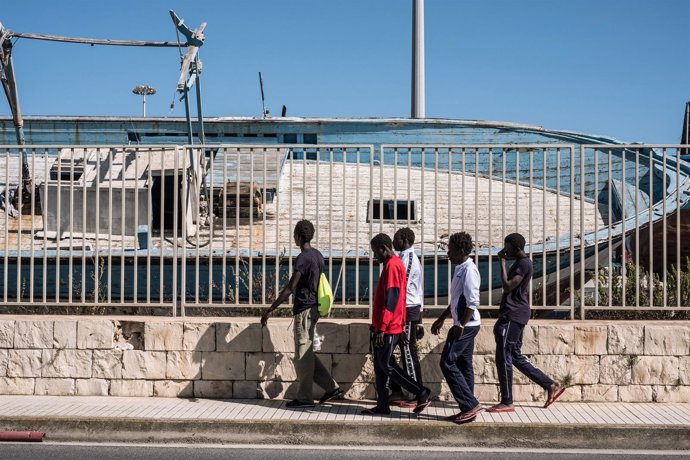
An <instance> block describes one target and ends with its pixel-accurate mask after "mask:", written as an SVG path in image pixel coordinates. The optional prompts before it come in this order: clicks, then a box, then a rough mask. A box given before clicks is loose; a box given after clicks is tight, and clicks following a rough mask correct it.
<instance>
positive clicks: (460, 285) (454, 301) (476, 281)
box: [450, 259, 481, 327]
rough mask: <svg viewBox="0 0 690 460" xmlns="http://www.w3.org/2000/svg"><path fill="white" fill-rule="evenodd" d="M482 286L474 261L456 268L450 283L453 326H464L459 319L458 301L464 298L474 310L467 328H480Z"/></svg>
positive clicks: (468, 306)
mask: <svg viewBox="0 0 690 460" xmlns="http://www.w3.org/2000/svg"><path fill="white" fill-rule="evenodd" d="M480 284H481V276H480V275H479V269H477V266H476V265H475V264H474V261H473V260H472V259H467V260H466V261H465V262H463V263H461V264H460V265H458V266H457V267H455V272H454V273H453V279H452V281H451V283H450V312H451V314H452V315H453V325H454V326H462V323H461V322H460V320H461V319H462V318H458V300H459V299H460V297H462V296H464V298H465V302H466V304H467V308H469V309H472V310H474V314H473V315H472V319H470V320H469V321H468V322H467V324H465V326H466V327H468V326H479V325H480V324H481V319H480V316H479V310H478V309H477V308H478V307H479V285H480Z"/></svg>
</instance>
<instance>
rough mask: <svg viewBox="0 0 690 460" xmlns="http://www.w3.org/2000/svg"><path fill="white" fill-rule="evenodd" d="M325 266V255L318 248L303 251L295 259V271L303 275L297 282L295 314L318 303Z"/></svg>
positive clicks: (293, 308) (294, 294) (293, 311)
mask: <svg viewBox="0 0 690 460" xmlns="http://www.w3.org/2000/svg"><path fill="white" fill-rule="evenodd" d="M325 268H326V265H325V263H324V260H323V255H321V252H320V251H319V250H318V249H314V248H309V249H307V250H306V251H303V252H301V253H300V255H298V256H297V259H295V271H298V272H300V273H301V274H302V275H301V276H300V278H299V282H298V283H297V289H295V292H294V293H293V296H294V297H293V298H294V303H293V306H292V313H293V314H294V315H296V314H297V313H301V312H303V311H304V310H309V309H310V308H312V307H315V306H317V305H318V300H317V298H316V290H317V289H318V287H319V278H320V277H321V273H323V272H324V270H325Z"/></svg>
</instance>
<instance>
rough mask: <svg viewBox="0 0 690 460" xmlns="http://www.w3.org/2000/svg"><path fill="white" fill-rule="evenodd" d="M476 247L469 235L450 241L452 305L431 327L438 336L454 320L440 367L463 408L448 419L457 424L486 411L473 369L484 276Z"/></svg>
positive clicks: (457, 236) (470, 419)
mask: <svg viewBox="0 0 690 460" xmlns="http://www.w3.org/2000/svg"><path fill="white" fill-rule="evenodd" d="M473 247H474V246H473V244H472V237H471V236H470V235H468V234H467V233H465V232H460V233H454V234H453V235H451V236H450V238H449V239H448V258H449V259H450V261H451V262H452V263H454V264H457V266H456V267H455V272H454V273H453V279H452V280H451V287H450V289H451V291H450V304H449V305H448V308H446V309H445V310H444V311H443V313H441V316H439V317H438V319H437V320H436V321H434V324H433V325H432V326H431V333H432V334H438V333H439V332H440V330H441V327H443V322H444V321H445V320H446V318H448V316H452V317H453V326H452V327H451V328H450V330H449V331H448V337H447V339H446V344H445V346H444V347H443V352H442V353H441V362H440V365H441V371H442V372H443V376H444V377H445V378H446V382H447V383H448V387H449V388H450V391H451V392H452V393H453V397H454V398H455V400H456V401H457V402H458V405H459V406H460V413H458V414H456V415H453V416H451V417H449V418H448V420H449V421H452V422H455V423H468V422H473V421H474V420H475V418H476V417H477V414H478V413H479V412H481V411H482V410H483V408H482V405H481V404H480V403H479V401H477V398H476V397H475V396H474V368H473V366H472V355H473V353H474V339H475V337H476V336H477V333H478V332H479V326H480V324H481V320H480V317H479V310H477V308H478V307H479V286H480V283H481V277H480V275H479V270H478V269H477V266H476V265H475V263H474V262H473V261H472V259H470V254H471V253H472V250H473Z"/></svg>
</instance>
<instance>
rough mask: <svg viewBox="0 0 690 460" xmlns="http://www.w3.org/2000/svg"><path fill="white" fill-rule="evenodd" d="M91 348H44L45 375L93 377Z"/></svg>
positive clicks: (42, 357)
mask: <svg viewBox="0 0 690 460" xmlns="http://www.w3.org/2000/svg"><path fill="white" fill-rule="evenodd" d="M92 356H93V352H92V351H91V350H68V349H61V348H58V349H55V350H43V354H42V356H41V359H42V361H43V373H42V374H43V377H69V378H91V373H92V365H91V364H92Z"/></svg>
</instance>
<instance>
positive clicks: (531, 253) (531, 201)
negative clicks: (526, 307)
mask: <svg viewBox="0 0 690 460" xmlns="http://www.w3.org/2000/svg"><path fill="white" fill-rule="evenodd" d="M532 157H534V151H533V150H531V149H528V150H527V161H528V163H527V169H528V170H529V199H528V206H527V207H528V211H527V212H528V238H529V258H530V259H531V260H532V261H534V222H533V219H534V216H533V213H532V208H533V206H534V197H533V192H534V168H533V158H532ZM533 263H534V262H533ZM545 268H546V267H545V266H544V264H542V278H545V276H546V274H545V273H544V269H545ZM529 304H530V305H534V277H532V279H530V280H529Z"/></svg>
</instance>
